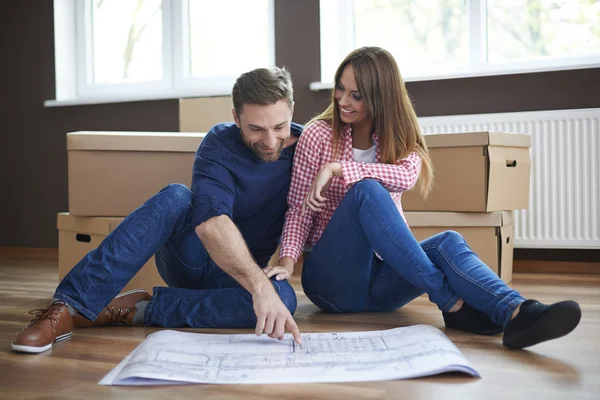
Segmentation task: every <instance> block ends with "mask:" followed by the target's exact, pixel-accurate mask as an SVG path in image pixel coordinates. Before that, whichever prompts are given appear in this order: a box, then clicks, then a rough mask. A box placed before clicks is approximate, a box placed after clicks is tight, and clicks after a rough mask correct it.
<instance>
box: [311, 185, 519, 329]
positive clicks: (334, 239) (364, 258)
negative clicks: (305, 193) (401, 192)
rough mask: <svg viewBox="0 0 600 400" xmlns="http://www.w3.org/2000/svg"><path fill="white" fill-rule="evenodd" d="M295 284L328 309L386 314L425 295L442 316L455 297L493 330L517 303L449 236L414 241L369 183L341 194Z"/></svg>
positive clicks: (388, 202) (383, 193)
mask: <svg viewBox="0 0 600 400" xmlns="http://www.w3.org/2000/svg"><path fill="white" fill-rule="evenodd" d="M374 253H377V254H378V255H380V256H381V258H382V259H383V260H385V261H382V260H381V259H379V258H378V257H376V256H375V254H374ZM302 285H303V288H304V292H305V293H306V295H307V296H308V298H309V299H310V300H311V301H312V302H313V303H314V304H315V305H317V306H318V307H319V308H321V309H322V310H324V311H328V312H360V311H392V310H395V309H397V308H399V307H402V306H403V305H405V304H406V303H408V302H410V301H411V300H413V299H414V298H416V297H418V296H420V295H421V294H423V293H427V294H428V295H429V299H430V300H431V301H432V302H433V303H435V304H436V305H437V306H438V308H439V309H440V310H442V311H448V310H450V308H452V306H453V305H454V304H455V303H456V301H457V300H458V299H459V298H460V299H463V300H464V301H465V302H466V303H468V304H470V305H471V306H473V307H475V308H477V309H479V310H480V311H483V312H484V313H486V314H487V315H489V316H490V317H491V319H492V321H493V322H494V323H496V324H499V325H505V324H506V323H507V322H508V321H509V320H510V317H511V315H512V313H513V311H514V309H515V308H516V307H517V306H518V305H519V304H520V303H521V302H523V301H524V300H525V299H524V298H523V297H521V296H520V295H519V293H518V292H517V291H515V290H513V289H511V288H510V287H508V286H507V285H506V284H505V283H504V282H503V281H502V280H501V279H500V278H498V276H496V274H494V272H492V270H490V269H489V268H488V267H487V266H486V265H485V264H484V263H483V262H482V261H481V260H480V259H479V258H478V257H477V255H476V254H475V253H473V252H472V251H471V249H470V248H469V246H468V245H467V243H466V242H465V240H464V239H463V238H462V236H461V235H460V234H458V233H457V232H454V231H446V232H443V233H440V234H437V235H435V236H433V237H431V238H429V239H426V240H424V241H422V242H421V243H419V242H417V240H416V239H415V238H414V236H413V235H412V233H411V232H410V230H409V228H408V226H407V225H406V223H405V222H404V220H403V219H402V217H401V215H400V213H399V212H398V209H397V208H396V205H395V204H394V202H393V200H392V198H391V196H390V194H389V192H388V191H387V190H386V189H385V188H384V187H383V186H382V185H381V184H380V183H379V182H377V181H374V180H363V181H361V182H358V183H357V184H355V185H354V186H353V187H352V188H351V189H350V190H349V191H348V193H347V194H346V196H345V197H344V199H343V200H342V202H341V203H340V205H339V207H338V208H337V210H336V211H335V213H334V214H333V217H332V218H331V221H330V222H329V224H328V225H327V228H326V229H325V231H324V232H323V235H322V236H321V238H320V240H319V241H318V243H317V244H316V245H315V246H314V247H313V250H312V252H311V253H310V254H309V255H308V257H307V258H306V260H305V261H304V265H303V268H302Z"/></svg>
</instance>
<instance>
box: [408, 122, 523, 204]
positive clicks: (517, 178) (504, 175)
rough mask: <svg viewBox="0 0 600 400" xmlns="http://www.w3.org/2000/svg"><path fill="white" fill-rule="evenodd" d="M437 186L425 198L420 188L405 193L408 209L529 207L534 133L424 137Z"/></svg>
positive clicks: (475, 133) (488, 133) (459, 134)
mask: <svg viewBox="0 0 600 400" xmlns="http://www.w3.org/2000/svg"><path fill="white" fill-rule="evenodd" d="M425 140H426V142H427V146H428V147H429V151H430V154H431V159H432V162H433V167H434V169H435V172H434V184H433V190H432V191H431V194H430V195H429V197H428V198H427V200H423V198H422V197H421V194H420V192H419V191H418V188H417V187H415V188H414V189H413V190H411V191H408V192H405V193H403V194H402V207H403V209H404V210H407V211H470V212H490V211H503V210H517V209H523V208H527V206H528V204H529V179H530V168H531V161H530V157H529V148H530V146H531V137H530V136H528V135H521V134H515V133H498V132H473V133H458V134H441V135H425Z"/></svg>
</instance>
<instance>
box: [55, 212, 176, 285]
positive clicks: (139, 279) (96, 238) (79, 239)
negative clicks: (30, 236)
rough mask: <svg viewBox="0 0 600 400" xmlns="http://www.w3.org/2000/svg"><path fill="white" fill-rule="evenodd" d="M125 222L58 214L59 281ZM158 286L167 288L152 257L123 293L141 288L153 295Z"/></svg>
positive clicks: (117, 219)
mask: <svg viewBox="0 0 600 400" xmlns="http://www.w3.org/2000/svg"><path fill="white" fill-rule="evenodd" d="M122 220H123V218H103V217H95V218H94V217H92V218H91V217H75V216H72V215H69V214H68V213H60V214H58V217H57V228H58V279H59V280H62V279H63V278H64V277H65V275H67V273H68V272H69V271H70V270H71V269H72V268H73V267H74V266H75V264H77V263H78V262H79V261H80V260H81V259H82V258H83V257H84V256H85V255H86V254H87V253H88V252H89V251H91V250H93V249H95V248H97V247H98V246H99V245H100V242H102V240H104V238H105V237H106V236H107V235H108V234H109V233H110V232H112V231H113V230H114V229H115V228H116V227H117V225H119V223H120V222H121V221H122ZM155 286H167V285H166V284H165V282H164V281H163V280H162V278H161V277H160V275H159V274H158V270H157V269H156V264H155V263H154V256H152V257H151V258H150V260H148V262H147V263H146V264H145V265H144V266H143V267H142V269H141V270H140V271H139V272H138V273H137V274H136V275H135V276H134V277H133V279H132V280H131V281H130V282H129V283H128V284H127V286H125V288H124V289H123V291H127V290H131V289H140V288H142V289H145V290H146V291H148V293H152V288H153V287H155Z"/></svg>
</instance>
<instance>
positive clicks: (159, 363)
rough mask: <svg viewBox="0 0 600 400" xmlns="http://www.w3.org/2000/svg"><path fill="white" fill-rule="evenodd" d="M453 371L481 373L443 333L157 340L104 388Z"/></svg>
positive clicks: (416, 330)
mask: <svg viewBox="0 0 600 400" xmlns="http://www.w3.org/2000/svg"><path fill="white" fill-rule="evenodd" d="M447 371H460V372H464V373H467V374H470V375H472V376H476V377H479V374H478V373H477V371H475V369H473V367H472V366H471V365H470V364H469V362H468V361H467V360H466V359H465V358H464V356H463V355H462V353H461V352H460V351H459V350H458V348H457V347H456V346H455V345H454V344H453V343H452V342H451V341H450V340H449V339H448V338H447V337H446V335H444V334H443V333H442V332H441V331H440V330H439V329H437V328H434V327H432V326H427V325H415V326H409V327H404V328H396V329H390V330H384V331H370V332H337V333H306V334H303V335H302V344H301V345H297V344H294V342H293V340H292V338H291V335H289V334H287V335H286V336H285V338H284V339H283V340H273V339H270V338H268V337H266V336H261V337H257V336H255V335H252V334H241V335H215V334H199V333H188V332H177V331H170V330H164V331H160V332H155V333H153V334H151V335H149V336H148V337H147V338H146V340H144V341H143V342H142V343H141V344H140V345H139V346H138V347H137V348H136V349H135V350H134V351H132V352H131V354H129V355H128V356H127V357H126V358H125V359H124V360H123V361H122V362H121V363H120V364H119V365H117V366H116V367H115V368H114V369H113V370H112V371H111V372H110V373H109V374H108V375H106V376H105V377H104V378H103V379H102V380H101V381H100V384H101V385H154V384H176V383H216V384H232V383H300V382H350V381H371V380H386V379H403V378H413V377H420V376H425V375H433V374H437V373H441V372H447Z"/></svg>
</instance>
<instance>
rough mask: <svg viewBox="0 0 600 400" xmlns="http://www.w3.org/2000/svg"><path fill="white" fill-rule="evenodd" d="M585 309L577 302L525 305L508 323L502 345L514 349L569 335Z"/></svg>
mask: <svg viewBox="0 0 600 400" xmlns="http://www.w3.org/2000/svg"><path fill="white" fill-rule="evenodd" d="M579 320H581V308H579V304H577V303H576V302H574V301H571V300H568V301H561V302H560V303H554V304H550V305H546V304H542V303H540V302H538V301H536V300H527V301H525V302H524V303H523V304H521V309H520V310H519V313H518V314H517V316H516V317H515V318H514V319H513V320H511V321H509V322H508V324H506V329H505V330H504V337H503V338H502V344H503V345H504V346H506V347H510V348H513V349H522V348H524V347H529V346H533V345H534V344H538V343H541V342H545V341H546V340H551V339H556V338H559V337H561V336H565V335H566V334H567V333H569V332H571V331H572V330H573V329H575V327H576V326H577V325H578V324H579Z"/></svg>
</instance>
